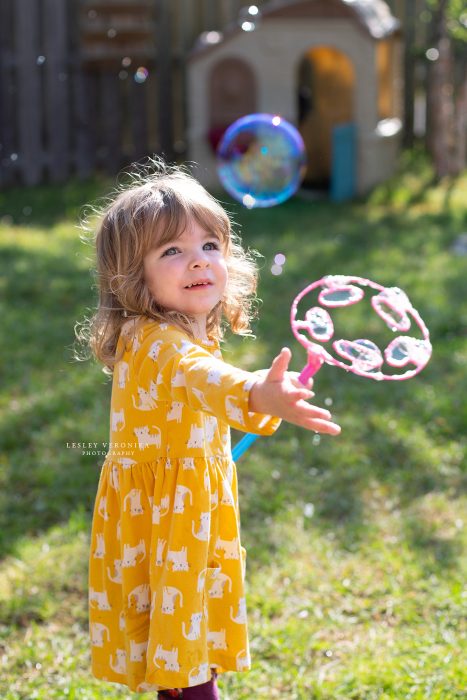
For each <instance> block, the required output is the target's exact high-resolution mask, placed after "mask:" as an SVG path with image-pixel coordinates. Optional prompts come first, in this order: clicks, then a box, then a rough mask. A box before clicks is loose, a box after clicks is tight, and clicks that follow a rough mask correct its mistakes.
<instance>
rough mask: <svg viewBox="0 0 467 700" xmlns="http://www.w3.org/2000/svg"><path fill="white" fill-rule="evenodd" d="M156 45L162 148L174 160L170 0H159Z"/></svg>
mask: <svg viewBox="0 0 467 700" xmlns="http://www.w3.org/2000/svg"><path fill="white" fill-rule="evenodd" d="M156 7H157V16H156V26H157V31H156V46H157V82H158V100H157V104H158V110H157V111H158V115H159V136H160V148H161V151H162V153H163V155H164V156H165V158H166V159H167V160H172V159H173V156H174V150H173V123H172V120H173V104H172V53H171V36H170V8H169V0H157V4H156Z"/></svg>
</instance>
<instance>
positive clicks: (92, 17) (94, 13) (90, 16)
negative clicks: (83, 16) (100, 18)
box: [88, 10, 97, 19]
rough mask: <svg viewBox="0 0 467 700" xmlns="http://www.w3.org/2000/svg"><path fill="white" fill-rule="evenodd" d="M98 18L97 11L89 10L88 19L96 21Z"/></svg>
mask: <svg viewBox="0 0 467 700" xmlns="http://www.w3.org/2000/svg"><path fill="white" fill-rule="evenodd" d="M96 17H97V12H96V10H89V12H88V19H96Z"/></svg>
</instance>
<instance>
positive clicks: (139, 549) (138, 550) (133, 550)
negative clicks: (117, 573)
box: [122, 539, 146, 569]
mask: <svg viewBox="0 0 467 700" xmlns="http://www.w3.org/2000/svg"><path fill="white" fill-rule="evenodd" d="M138 557H141V559H140V560H139V561H137V559H138ZM145 559H146V542H145V541H144V540H143V539H141V540H140V541H139V542H138V544H137V545H135V546H134V547H130V545H129V544H124V545H123V560H122V566H123V568H124V569H127V568H128V567H130V566H136V565H137V564H140V563H141V562H142V561H144V560H145Z"/></svg>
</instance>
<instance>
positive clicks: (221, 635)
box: [207, 629, 227, 649]
mask: <svg viewBox="0 0 467 700" xmlns="http://www.w3.org/2000/svg"><path fill="white" fill-rule="evenodd" d="M207 640H208V644H212V645H213V649H227V642H226V641H225V629H221V630H218V631H212V630H208V636H207Z"/></svg>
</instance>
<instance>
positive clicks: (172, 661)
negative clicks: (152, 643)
mask: <svg viewBox="0 0 467 700" xmlns="http://www.w3.org/2000/svg"><path fill="white" fill-rule="evenodd" d="M159 660H162V661H165V670H166V671H180V666H179V663H178V649H177V648H176V647H172V649H171V650H170V651H169V650H168V649H164V647H163V646H162V644H158V645H157V647H156V653H155V654H154V665H155V666H157V668H161V667H160V666H159V664H158V663H157V662H158V661H159Z"/></svg>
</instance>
